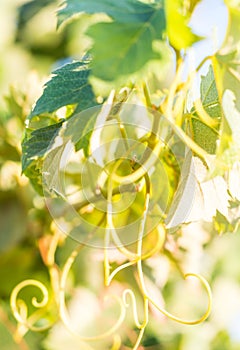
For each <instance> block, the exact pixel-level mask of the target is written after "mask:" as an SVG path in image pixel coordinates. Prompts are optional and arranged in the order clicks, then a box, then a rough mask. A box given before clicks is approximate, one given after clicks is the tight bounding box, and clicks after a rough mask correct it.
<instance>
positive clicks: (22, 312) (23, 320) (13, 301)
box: [10, 279, 53, 332]
mask: <svg viewBox="0 0 240 350" xmlns="http://www.w3.org/2000/svg"><path fill="white" fill-rule="evenodd" d="M31 286H33V287H37V288H38V289H39V290H40V291H41V293H42V300H40V301H39V300H38V299H37V298H36V297H33V298H32V305H33V306H34V307H35V308H36V309H43V308H45V307H46V306H47V304H48V302H49V294H48V290H47V288H46V287H45V286H44V284H43V283H41V282H39V281H36V280H33V279H29V280H26V281H23V282H21V283H19V284H18V285H17V286H16V287H15V288H14V289H13V291H12V293H11V297H10V306H11V309H12V312H13V315H14V317H15V318H16V320H17V321H18V322H19V323H20V324H22V325H24V326H25V327H27V328H28V329H30V330H32V331H35V332H42V331H45V330H47V329H49V328H50V327H51V326H52V325H53V323H51V324H48V325H46V326H41V327H40V326H39V327H38V326H34V324H35V323H36V322H37V321H38V320H39V318H40V317H39V314H37V312H36V313H34V314H32V315H31V316H29V317H28V308H27V305H26V303H25V302H24V301H23V300H22V299H19V297H18V296H19V293H20V292H21V291H22V290H23V289H24V288H26V287H31Z"/></svg>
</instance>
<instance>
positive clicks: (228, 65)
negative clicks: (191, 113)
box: [214, 1, 240, 110]
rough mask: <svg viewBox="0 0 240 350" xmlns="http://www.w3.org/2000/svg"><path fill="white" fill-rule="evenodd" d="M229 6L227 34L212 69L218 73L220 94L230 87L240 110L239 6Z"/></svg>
mask: <svg viewBox="0 0 240 350" xmlns="http://www.w3.org/2000/svg"><path fill="white" fill-rule="evenodd" d="M229 3H232V5H230V8H229V24H228V35H227V36H226V39H225V41H224V43H223V45H222V48H221V49H220V51H219V52H218V53H217V55H216V61H215V67H214V70H215V72H217V74H218V80H219V82H218V89H219V93H220V95H221V96H222V95H223V93H224V91H225V90H227V89H230V90H231V91H233V92H234V94H235V95H236V105H237V108H238V109H239V110H240V42H239V36H240V7H239V5H238V6H237V5H236V7H231V6H233V3H234V1H227V4H228V5H229Z"/></svg>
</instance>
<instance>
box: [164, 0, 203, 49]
mask: <svg viewBox="0 0 240 350" xmlns="http://www.w3.org/2000/svg"><path fill="white" fill-rule="evenodd" d="M195 2H196V1H195ZM192 5H193V6H192V7H191V6H190V9H193V8H194V7H195V4H192ZM165 8H166V18H167V34H168V38H169V40H170V43H171V45H172V46H173V47H174V48H175V49H176V50H178V51H180V50H182V49H186V48H187V47H189V46H191V45H192V44H193V43H194V42H196V41H198V40H200V39H201V38H200V37H199V36H197V35H196V34H194V33H193V32H192V30H191V28H190V27H189V21H190V18H191V12H190V9H189V10H187V9H186V8H185V7H184V1H181V0H171V1H166V2H165Z"/></svg>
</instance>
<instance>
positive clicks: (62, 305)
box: [59, 246, 126, 341]
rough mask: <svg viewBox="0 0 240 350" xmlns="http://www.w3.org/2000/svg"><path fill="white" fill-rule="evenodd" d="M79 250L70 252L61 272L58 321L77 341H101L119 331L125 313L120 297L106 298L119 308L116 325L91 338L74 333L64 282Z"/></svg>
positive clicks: (79, 248)
mask: <svg viewBox="0 0 240 350" xmlns="http://www.w3.org/2000/svg"><path fill="white" fill-rule="evenodd" d="M81 248H82V246H79V247H78V248H77V249H75V250H74V251H73V252H72V254H71V255H70V257H69V258H68V259H67V262H66V263H65V265H64V268H63V271H62V276H61V280H60V291H59V315H60V319H61V320H62V322H63V323H64V325H65V327H66V329H67V330H68V331H69V332H70V333H71V334H72V335H74V336H75V337H77V338H78V339H79V340H81V341H97V340H102V339H104V338H108V337H109V336H111V335H113V334H114V333H115V332H116V331H117V330H118V329H119V327H120V326H121V324H122V323H123V321H124V319H125V314H126V311H125V307H124V304H123V301H122V299H121V298H120V297H117V296H115V295H111V296H106V297H105V300H107V299H115V300H116V301H117V303H118V304H119V306H120V315H119V317H118V319H117V321H116V323H115V324H114V325H113V326H112V327H111V328H110V329H108V330H107V331H106V332H104V333H102V334H100V335H96V336H92V337H84V336H81V335H80V334H78V333H77V332H76V331H74V330H73V328H72V325H71V320H70V317H69V314H68V311H67V307H66V302H65V286H66V282H67V277H68V273H69V271H70V269H71V267H72V265H73V263H74V261H75V259H76V257H77V255H78V253H79V251H80V250H81Z"/></svg>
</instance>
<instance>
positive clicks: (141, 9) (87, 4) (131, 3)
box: [58, 0, 154, 24]
mask: <svg viewBox="0 0 240 350" xmlns="http://www.w3.org/2000/svg"><path fill="white" fill-rule="evenodd" d="M64 4H65V7H64V8H63V9H61V10H60V11H59V12H58V22H59V24H61V23H62V22H64V21H66V20H67V19H69V18H71V17H73V16H76V15H77V14H80V13H82V12H84V13H88V14H95V13H105V14H107V15H108V16H110V17H112V18H113V19H114V20H116V21H117V22H118V23H142V22H147V21H149V19H150V17H151V16H152V13H153V11H154V8H153V6H152V5H148V4H144V3H142V2H140V1H138V0H121V1H116V0H115V1H114V0H101V1H99V0H81V1H79V0H66V1H65V3H64Z"/></svg>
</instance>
